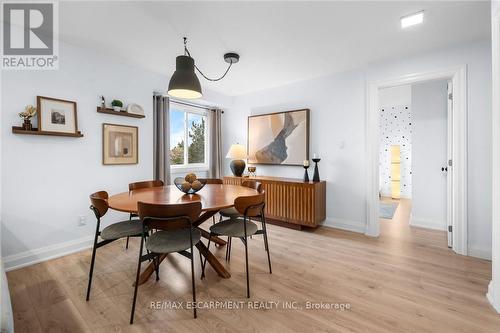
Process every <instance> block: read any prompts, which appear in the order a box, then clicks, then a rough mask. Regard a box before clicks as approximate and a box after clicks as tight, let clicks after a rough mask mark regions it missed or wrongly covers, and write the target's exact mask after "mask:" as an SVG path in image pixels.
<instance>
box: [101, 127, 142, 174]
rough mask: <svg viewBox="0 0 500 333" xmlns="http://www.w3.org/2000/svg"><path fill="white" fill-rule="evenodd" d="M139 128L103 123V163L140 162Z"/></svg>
mask: <svg viewBox="0 0 500 333" xmlns="http://www.w3.org/2000/svg"><path fill="white" fill-rule="evenodd" d="M138 132H139V128H138V127H136V126H124V125H116V124H102V164H104V165H116V164H137V163H139V150H138V149H139V143H138V134H139V133H138Z"/></svg>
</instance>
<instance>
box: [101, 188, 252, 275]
mask: <svg viewBox="0 0 500 333" xmlns="http://www.w3.org/2000/svg"><path fill="white" fill-rule="evenodd" d="M256 194H258V192H257V191H256V190H254V189H251V188H248V187H244V186H239V185H225V184H224V185H219V184H207V185H205V186H204V187H203V188H202V189H201V190H200V191H198V192H197V193H196V194H184V193H183V192H181V191H180V190H179V189H178V188H177V187H176V186H175V185H166V186H162V187H151V188H143V189H138V190H132V191H129V192H123V193H119V194H116V195H112V196H110V197H109V198H108V205H109V208H111V209H113V210H117V211H120V212H126V213H134V214H137V203H138V202H145V203H154V204H182V203H188V202H198V201H199V202H201V210H202V214H201V215H200V217H199V218H198V219H197V220H196V221H193V225H194V226H195V227H197V228H198V229H199V230H200V231H201V234H202V236H203V237H205V238H209V237H210V233H209V232H208V231H206V230H204V229H202V228H201V227H200V225H201V224H202V223H203V222H205V221H206V220H208V219H209V218H211V217H212V216H214V215H215V214H217V212H218V211H220V210H221V209H225V208H229V207H232V206H234V199H236V198H238V197H245V196H251V195H256ZM211 240H212V242H214V243H216V244H219V245H226V241H224V240H222V239H221V238H218V237H216V236H212V237H211ZM196 247H197V248H198V250H199V251H200V253H201V254H202V255H203V256H204V257H205V258H207V262H208V263H209V264H210V265H211V266H212V267H213V268H214V270H215V271H216V272H217V273H218V274H219V276H220V277H223V278H230V277H231V274H230V273H229V272H228V271H227V270H226V269H225V268H224V266H223V265H222V264H221V263H220V262H219V261H218V260H217V258H216V257H215V256H214V255H213V254H212V253H211V252H210V251H209V250H208V249H207V247H206V246H205V244H203V242H201V241H200V242H198V244H196ZM166 256H167V255H162V256H161V257H160V261H163V260H164V259H165V258H166ZM153 272H154V265H153V264H152V263H151V264H149V265H148V266H147V267H146V269H145V270H144V271H143V272H142V273H141V276H140V278H139V284H143V283H144V282H146V281H147V280H148V278H149V277H150V276H151V275H152V274H153Z"/></svg>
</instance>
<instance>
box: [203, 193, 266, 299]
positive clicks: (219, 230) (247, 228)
mask: <svg viewBox="0 0 500 333" xmlns="http://www.w3.org/2000/svg"><path fill="white" fill-rule="evenodd" d="M234 207H235V209H236V211H238V213H239V214H241V217H237V218H231V219H227V220H224V221H222V222H218V223H216V224H215V225H213V226H211V227H210V237H209V238H208V246H207V248H208V249H209V250H210V241H211V238H212V236H228V237H230V238H232V237H236V238H239V239H240V240H241V241H242V242H243V244H244V246H245V268H246V275H247V298H249V297H250V279H249V273H248V237H249V236H251V235H259V234H260V235H263V236H264V247H265V250H266V252H267V261H268V265H269V274H272V269H271V255H270V253H269V244H268V240H267V229H266V218H265V215H264V208H265V191H262V192H261V193H259V194H257V195H253V196H246V197H239V198H236V200H234ZM252 217H253V218H258V219H260V220H261V221H262V229H260V230H259V228H258V226H257V224H255V223H254V222H252V221H250V220H249V219H250V218H252ZM206 264H207V260H206V258H205V261H204V262H203V266H202V276H204V275H205V267H206Z"/></svg>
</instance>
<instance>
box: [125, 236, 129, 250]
mask: <svg viewBox="0 0 500 333" xmlns="http://www.w3.org/2000/svg"><path fill="white" fill-rule="evenodd" d="M129 238H130V237H128V236H127V244H126V245H125V250H128V240H129Z"/></svg>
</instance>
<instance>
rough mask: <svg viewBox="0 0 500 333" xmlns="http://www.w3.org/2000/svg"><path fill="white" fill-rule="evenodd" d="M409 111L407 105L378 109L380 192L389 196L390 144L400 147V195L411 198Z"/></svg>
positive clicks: (410, 130) (410, 131)
mask: <svg viewBox="0 0 500 333" xmlns="http://www.w3.org/2000/svg"><path fill="white" fill-rule="evenodd" d="M411 133H412V129H411V111H410V106H409V105H398V106H387V107H383V108H382V109H381V110H380V152H379V172H380V192H381V194H382V195H383V196H388V197H390V196H391V146H392V145H399V146H400V147H401V197H402V198H411Z"/></svg>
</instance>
